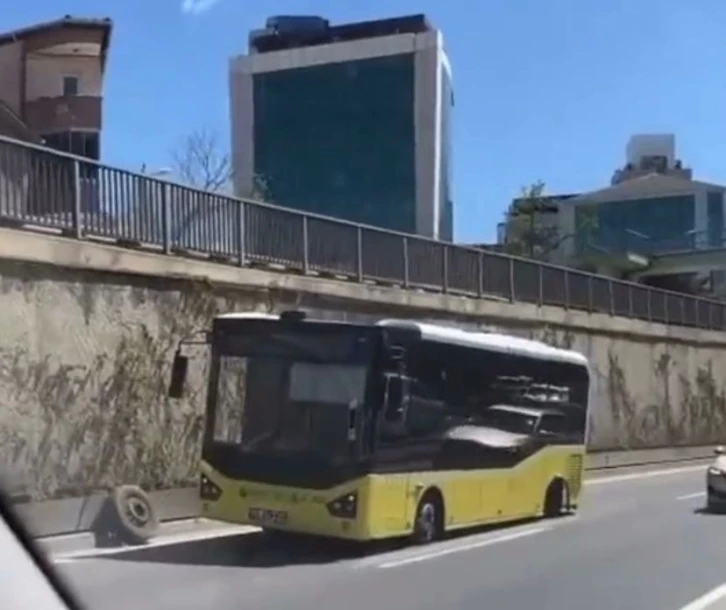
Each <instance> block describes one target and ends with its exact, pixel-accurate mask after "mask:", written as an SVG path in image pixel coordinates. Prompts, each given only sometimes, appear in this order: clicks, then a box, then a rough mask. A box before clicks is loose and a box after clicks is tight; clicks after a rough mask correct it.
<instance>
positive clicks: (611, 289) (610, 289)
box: [607, 278, 615, 316]
mask: <svg viewBox="0 0 726 610" xmlns="http://www.w3.org/2000/svg"><path fill="white" fill-rule="evenodd" d="M607 282H608V299H609V301H610V303H609V304H608V307H609V309H610V315H611V316H614V315H615V284H613V280H612V278H609V279H608V280H607Z"/></svg>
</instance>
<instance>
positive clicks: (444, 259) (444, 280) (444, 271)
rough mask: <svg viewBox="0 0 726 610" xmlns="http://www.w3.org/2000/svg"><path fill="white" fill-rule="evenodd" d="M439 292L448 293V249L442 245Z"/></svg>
mask: <svg viewBox="0 0 726 610" xmlns="http://www.w3.org/2000/svg"><path fill="white" fill-rule="evenodd" d="M441 284H442V286H441V291H442V292H443V293H444V294H446V293H447V292H449V247H448V246H447V245H446V244H444V246H443V247H442V248H441Z"/></svg>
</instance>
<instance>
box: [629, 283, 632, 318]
mask: <svg viewBox="0 0 726 610" xmlns="http://www.w3.org/2000/svg"><path fill="white" fill-rule="evenodd" d="M628 317H629V318H632V317H633V286H632V285H631V284H628Z"/></svg>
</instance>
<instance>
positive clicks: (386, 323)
mask: <svg viewBox="0 0 726 610" xmlns="http://www.w3.org/2000/svg"><path fill="white" fill-rule="evenodd" d="M216 317H217V318H219V319H228V320H229V319H236V320H279V319H280V316H279V315H277V314H270V313H264V312H261V311H260V312H258V311H248V312H239V313H235V312H232V313H226V314H220V315H218V316H216ZM308 319H309V320H310V321H311V322H318V323H320V322H323V323H326V324H335V323H336V321H334V320H315V319H311V318H308ZM338 323H340V322H338ZM376 326H383V327H394V328H404V329H406V328H407V329H412V330H417V331H418V332H420V333H421V337H422V338H423V339H427V340H429V341H436V342H439V343H448V344H453V345H461V346H465V347H473V348H477V349H482V350H492V351H497V352H501V353H504V354H516V355H520V356H529V357H531V358H538V359H540V360H554V361H556V362H568V363H571V364H578V365H581V366H585V367H587V366H588V361H587V358H585V356H583V355H582V354H580V353H578V352H575V351H572V350H566V349H560V348H557V347H552V346H550V345H547V344H546V343H542V342H541V341H533V340H531V339H522V338H521V337H514V336H511V335H503V334H499V333H488V332H480V331H471V330H465V329H461V328H454V327H450V326H442V325H439V324H429V323H425V322H416V321H415V320H398V319H385V320H380V321H378V322H376Z"/></svg>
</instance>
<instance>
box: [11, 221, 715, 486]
mask: <svg viewBox="0 0 726 610" xmlns="http://www.w3.org/2000/svg"><path fill="white" fill-rule="evenodd" d="M295 307H299V308H304V309H307V310H308V311H310V312H311V313H312V314H313V315H316V316H320V317H330V318H342V319H349V320H360V319H368V320H374V319H377V318H380V317H408V318H419V319H428V320H437V321H446V322H452V323H456V324H459V325H462V326H471V327H479V328H484V329H495V330H501V331H505V332H510V333H513V334H518V335H523V336H528V337H535V338H539V339H541V340H544V341H546V342H549V343H552V344H556V345H560V346H566V347H573V348H575V349H578V350H580V351H582V352H583V353H585V354H586V355H587V356H589V357H590V358H591V360H592V362H593V365H594V370H595V372H596V379H595V384H596V395H597V401H596V404H595V408H594V409H593V415H592V420H591V434H590V445H591V447H592V448H593V449H597V450H618V449H628V450H633V449H640V448H657V447H673V446H693V445H710V444H712V443H715V442H719V441H721V440H723V438H724V436H725V434H724V424H725V422H726V398H725V396H726V395H725V393H724V380H723V378H722V376H721V375H719V374H718V372H719V371H721V370H724V365H726V351H725V348H726V335H725V334H724V333H717V332H712V331H705V330H696V329H689V328H680V327H666V326H663V325H659V324H649V323H645V322H641V321H638V320H629V319H624V318H617V317H611V316H607V315H602V314H587V313H583V312H575V311H567V310H563V309H558V308H551V307H536V306H533V305H528V304H520V303H503V302H501V301H495V300H492V301H488V300H483V299H468V298H462V297H453V296H448V295H440V294H425V293H419V292H413V291H404V290H400V289H396V288H385V287H379V286H367V285H360V284H351V283H346V282H340V281H334V280H324V279H320V278H312V277H300V276H291V275H286V274H282V273H273V272H268V271H261V270H250V269H241V268H236V267H231V266H224V265H219V264H214V263H209V262H204V261H196V260H190V259H181V258H174V257H168V256H162V255H157V254H151V253H148V252H137V251H133V250H125V249H121V248H116V247H112V246H108V245H105V244H97V243H90V242H78V241H75V240H71V239H65V238H61V237H55V236H47V235H42V234H33V233H25V232H20V231H12V230H6V229H0V312H2V313H1V315H0V396H2V397H3V407H2V410H1V411H0V472H3V473H9V481H10V483H11V485H12V487H13V489H14V491H15V492H16V493H24V494H26V495H27V496H28V497H29V498H30V499H33V500H45V499H58V498H65V497H74V496H81V495H87V494H89V493H92V492H93V491H94V490H99V489H107V488H108V487H110V486H114V485H118V484H121V483H135V484H140V485H142V486H144V487H145V488H147V489H151V490H155V489H172V488H176V487H180V486H184V485H186V484H189V483H191V482H192V481H193V480H194V477H195V474H196V468H197V463H198V447H199V439H200V435H201V430H202V412H203V402H204V395H205V388H204V383H203V379H204V374H205V372H206V370H205V369H206V355H205V352H204V351H200V352H198V353H197V354H196V356H195V358H194V360H193V363H194V365H193V366H192V371H193V375H192V379H191V380H190V392H189V394H188V397H187V399H186V400H184V401H181V402H179V401H171V400H168V399H167V398H166V383H167V379H168V372H169V365H170V361H171V356H172V353H173V350H174V348H175V346H176V344H177V342H178V340H179V339H180V338H182V337H185V336H187V335H188V334H189V333H191V332H193V331H196V330H199V329H202V328H205V327H206V326H207V325H208V323H209V321H210V319H211V318H212V316H213V315H215V314H216V313H220V312H225V311H232V310H258V311H280V310H283V309H289V308H295Z"/></svg>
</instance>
